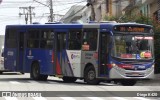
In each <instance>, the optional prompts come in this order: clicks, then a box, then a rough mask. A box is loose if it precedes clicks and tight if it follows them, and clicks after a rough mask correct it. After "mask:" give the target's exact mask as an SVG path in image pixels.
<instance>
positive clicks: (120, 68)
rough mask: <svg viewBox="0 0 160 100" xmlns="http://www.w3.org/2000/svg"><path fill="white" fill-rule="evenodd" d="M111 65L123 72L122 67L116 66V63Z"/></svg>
mask: <svg viewBox="0 0 160 100" xmlns="http://www.w3.org/2000/svg"><path fill="white" fill-rule="evenodd" d="M112 67H113V68H114V69H116V70H117V71H120V72H123V71H124V69H122V68H120V67H118V65H116V64H115V63H113V64H112Z"/></svg>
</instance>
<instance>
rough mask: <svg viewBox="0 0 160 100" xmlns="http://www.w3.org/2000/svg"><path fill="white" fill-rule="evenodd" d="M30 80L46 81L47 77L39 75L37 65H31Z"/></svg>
mask: <svg viewBox="0 0 160 100" xmlns="http://www.w3.org/2000/svg"><path fill="white" fill-rule="evenodd" d="M31 78H32V79H34V80H42V81H46V80H47V78H48V75H41V74H40V66H39V64H38V63H33V64H32V68H31Z"/></svg>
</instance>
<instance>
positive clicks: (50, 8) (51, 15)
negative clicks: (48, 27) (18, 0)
mask: <svg viewBox="0 0 160 100" xmlns="http://www.w3.org/2000/svg"><path fill="white" fill-rule="evenodd" d="M33 1H35V2H37V3H39V4H41V5H44V6H46V7H48V8H49V11H50V16H49V17H50V19H49V22H53V19H54V16H53V1H52V0H49V5H47V4H44V3H42V2H39V1H37V0H33Z"/></svg>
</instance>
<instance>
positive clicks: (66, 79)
mask: <svg viewBox="0 0 160 100" xmlns="http://www.w3.org/2000/svg"><path fill="white" fill-rule="evenodd" d="M62 79H63V81H64V82H66V83H73V82H75V81H76V80H77V78H76V77H66V76H64V77H63V78H62Z"/></svg>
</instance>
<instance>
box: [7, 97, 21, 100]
mask: <svg viewBox="0 0 160 100" xmlns="http://www.w3.org/2000/svg"><path fill="white" fill-rule="evenodd" d="M5 99H6V100H18V99H17V98H16V97H5Z"/></svg>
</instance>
